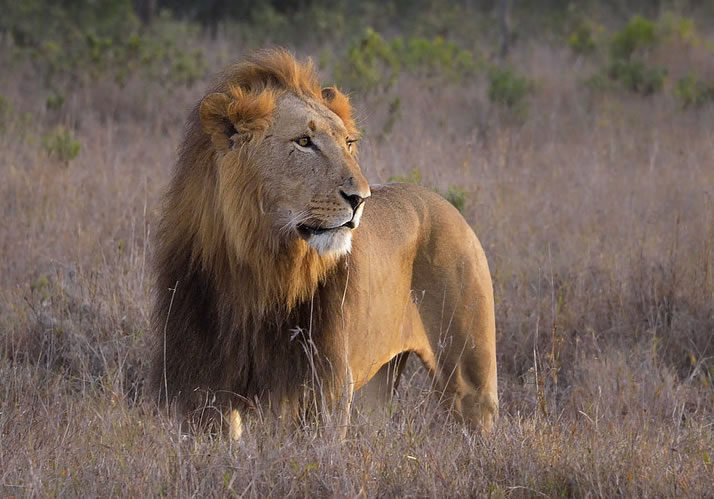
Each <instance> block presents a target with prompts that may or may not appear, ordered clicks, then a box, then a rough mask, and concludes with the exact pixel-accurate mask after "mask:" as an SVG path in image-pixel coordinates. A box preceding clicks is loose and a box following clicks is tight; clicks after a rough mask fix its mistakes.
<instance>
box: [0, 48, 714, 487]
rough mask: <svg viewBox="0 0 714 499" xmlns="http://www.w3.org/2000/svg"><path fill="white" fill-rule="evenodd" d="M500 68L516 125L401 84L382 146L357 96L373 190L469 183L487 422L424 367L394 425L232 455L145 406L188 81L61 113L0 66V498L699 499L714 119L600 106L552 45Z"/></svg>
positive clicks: (259, 439)
mask: <svg viewBox="0 0 714 499" xmlns="http://www.w3.org/2000/svg"><path fill="white" fill-rule="evenodd" d="M218 43H219V44H224V43H225V41H219V42H218ZM516 57H517V58H520V60H521V61H522V68H523V70H526V69H527V70H528V72H529V73H530V74H531V75H532V76H533V77H534V78H535V79H536V80H537V81H538V85H539V90H538V93H537V94H536V95H535V97H534V100H533V102H532V103H531V107H530V112H529V118H528V119H527V120H526V121H525V122H524V123H522V124H518V123H514V122H513V120H512V119H509V118H508V117H507V116H504V115H503V114H502V112H501V111H499V110H498V109H495V108H493V107H491V105H490V104H489V103H488V101H487V99H486V98H485V91H484V89H483V88H482V85H481V84H480V83H478V82H473V83H468V84H465V85H463V86H461V87H450V88H447V89H446V90H445V91H439V90H437V91H433V90H430V89H429V88H428V86H427V85H424V84H423V83H424V82H422V81H420V80H416V79H409V78H404V79H402V80H401V82H400V84H399V88H398V91H399V92H400V94H401V101H402V117H401V120H400V121H399V123H398V125H397V127H396V128H395V130H394V131H393V132H392V133H391V135H389V136H388V139H387V140H379V139H377V138H376V137H377V135H378V134H377V133H376V132H377V131H378V130H379V129H380V127H381V126H382V123H383V122H384V120H385V116H384V113H383V112H382V111H380V109H383V108H384V107H385V106H386V104H385V103H384V101H377V100H376V99H364V100H362V101H361V102H359V103H358V104H361V106H360V107H361V108H362V109H363V112H362V115H363V123H364V124H366V126H367V139H366V140H365V144H363V146H362V148H361V151H362V163H363V169H364V170H365V173H366V174H367V176H368V178H369V179H370V180H371V181H372V182H380V181H384V180H386V179H387V178H388V177H389V176H390V175H394V174H404V173H408V172H409V171H410V170H412V169H413V168H417V169H419V170H420V171H421V174H422V177H423V178H424V183H426V184H429V185H435V186H438V187H439V188H441V189H442V190H445V189H446V188H447V187H448V186H449V185H453V184H456V185H459V186H461V187H462V188H464V189H465V190H466V191H467V192H468V194H469V198H468V201H467V205H466V210H465V215H466V217H467V219H468V220H469V221H470V222H471V223H472V225H473V226H474V228H475V229H476V232H477V234H479V236H480V238H481V240H482V242H483V244H484V247H485V249H486V252H487V255H488V257H489V260H490V264H491V269H492V272H493V276H494V282H495V290H496V299H497V304H496V308H497V327H498V357H499V381H500V397H501V404H502V417H501V419H500V421H499V424H498V426H497V428H496V430H495V431H494V432H493V434H490V435H486V436H480V435H473V434H469V433H468V432H467V431H465V430H464V428H463V427H461V426H460V425H458V424H453V422H451V421H450V420H449V419H448V418H446V417H445V416H444V415H443V414H441V412H440V411H439V410H438V409H435V408H434V402H433V400H432V398H430V397H429V396H428V390H427V388H428V381H427V380H426V379H425V376H424V373H423V371H422V370H421V368H419V367H418V366H416V364H414V365H411V366H410V367H409V369H408V371H407V379H406V380H405V381H406V382H405V383H403V385H402V386H401V387H400V394H399V396H398V398H397V400H396V402H395V407H394V411H393V414H392V416H391V418H389V420H388V421H386V422H378V423H368V422H366V421H363V420H362V419H361V418H359V417H358V418H356V419H355V423H354V427H353V428H352V429H351V430H350V432H349V436H348V439H347V441H345V442H341V441H340V440H339V439H338V438H337V432H335V431H333V430H332V429H331V428H329V427H319V425H313V426H310V427H308V428H306V429H301V430H297V431H295V432H292V433H291V432H288V431H286V430H285V429H280V428H275V427H274V425H273V422H271V421H269V420H268V421H265V422H264V423H260V422H259V421H258V420H257V419H253V420H252V421H251V422H249V425H248V430H247V432H246V435H245V438H244V439H243V440H241V441H240V442H239V443H237V444H236V443H231V442H229V441H228V440H227V439H224V438H215V437H213V436H211V435H208V434H205V433H199V434H197V435H193V436H188V437H186V436H185V433H182V432H181V431H180V429H179V428H178V426H177V423H176V422H175V421H174V420H173V419H171V418H170V417H167V416H166V415H165V414H163V413H162V412H161V411H159V410H157V409H156V408H155V407H154V406H153V404H152V401H150V400H146V398H145V397H143V396H142V395H143V379H144V375H145V359H146V356H147V337H148V334H147V328H148V326H149V322H148V314H149V307H150V293H151V286H152V279H151V274H150V272H149V260H150V254H151V248H150V236H151V232H152V230H153V226H154V223H155V220H156V210H157V206H158V202H159V199H160V193H161V190H162V188H163V186H164V185H165V183H166V181H167V178H168V174H169V171H170V167H171V164H172V162H173V160H174V154H175V148H176V146H177V144H178V140H179V136H180V132H181V123H182V121H183V118H184V116H185V113H186V111H187V109H188V108H189V107H190V105H191V104H192V103H193V100H194V99H196V98H198V96H199V95H200V92H201V86H198V87H196V88H193V89H188V90H186V91H180V92H179V91H176V92H174V93H173V94H171V95H165V94H164V93H163V92H162V89H160V88H158V87H156V86H152V85H151V84H144V83H142V82H130V83H129V85H128V87H127V88H125V89H118V88H116V87H113V86H112V85H107V84H102V85H99V87H98V88H96V89H94V90H83V91H81V92H78V93H77V95H73V96H71V97H70V99H69V101H68V103H67V104H66V105H65V108H64V109H63V110H62V112H61V113H59V114H54V113H53V112H50V111H47V110H45V109H44V106H43V103H44V99H43V97H42V92H41V89H40V88H39V87H37V88H35V87H32V85H31V84H28V83H27V82H28V81H31V79H30V78H29V73H28V71H29V70H28V69H23V68H18V69H16V70H15V71H13V72H12V73H4V74H2V76H0V94H2V95H4V96H5V97H6V98H8V99H9V100H10V102H12V103H13V104H14V106H15V111H14V113H13V115H12V117H11V118H9V119H6V120H5V121H4V123H5V127H4V130H3V131H2V132H0V151H2V159H1V160H0V179H1V181H0V234H1V236H2V237H1V238H0V329H1V330H2V332H3V333H2V339H1V341H0V379H2V383H1V384H0V494H2V495H3V496H12V495H16V496H34V495H40V496H46V495H69V496H76V495H89V496H98V495H101V496H107V495H132V496H143V495H147V494H152V495H172V496H175V495H181V496H188V495H194V494H198V495H202V496H203V495H215V496H232V495H239V496H243V495H248V496H256V497H257V496H261V497H262V496H268V495H273V496H284V495H297V496H303V495H310V496H312V495H320V496H330V495H338V496H350V495H351V496H356V495H368V496H376V495H380V496H396V495H419V496H425V495H430V496H472V495H486V494H492V495H496V496H510V495H516V496H540V495H546V496H556V495H565V496H584V495H597V496H613V495H629V496H690V497H693V496H707V495H711V490H712V489H711V485H712V483H713V481H714V470H713V468H712V460H713V459H714V453H713V452H712V449H714V428H712V421H713V420H714V389H713V385H712V378H713V377H714V358H713V357H714V339H713V336H714V228H713V227H714V198H713V197H712V196H713V195H714V168H712V165H713V164H714V141H713V140H712V135H711V123H712V122H714V109H712V108H711V107H709V108H705V109H701V110H696V111H687V112H682V111H680V110H679V109H678V108H677V106H676V103H675V102H673V101H672V100H671V98H670V97H668V96H666V95H661V96H656V97H652V98H647V99H641V98H633V97H631V96H627V95H613V94H610V95H593V94H591V93H590V92H588V91H586V90H584V89H583V88H582V87H581V86H579V85H578V83H577V81H578V78H580V77H582V76H585V75H586V74H587V71H588V70H587V69H586V68H582V67H579V66H578V65H573V64H572V61H571V60H569V58H568V56H567V55H566V54H562V53H559V52H558V51H556V50H553V49H551V48H548V47H543V46H534V47H527V48H524V49H523V53H522V54H517V55H516ZM147 96H150V98H149V97H147ZM23 112H31V113H32V116H31V118H29V119H26V118H23V117H22V113H23ZM60 121H61V122H64V123H67V124H69V125H71V126H72V127H73V128H74V130H75V131H76V132H75V133H76V135H77V137H78V139H79V141H80V142H81V145H82V150H81V152H80V154H79V156H78V157H77V159H75V160H73V161H71V162H70V163H69V164H68V165H65V164H64V163H62V162H60V161H57V160H55V159H51V158H50V157H48V155H47V153H46V152H45V151H44V150H43V149H42V147H41V136H42V134H44V133H46V131H47V130H48V129H49V128H50V127H51V126H52V125H53V124H54V123H57V122H60ZM370 137H371V138H370ZM182 435H183V436H182Z"/></svg>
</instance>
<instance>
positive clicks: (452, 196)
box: [387, 168, 468, 213]
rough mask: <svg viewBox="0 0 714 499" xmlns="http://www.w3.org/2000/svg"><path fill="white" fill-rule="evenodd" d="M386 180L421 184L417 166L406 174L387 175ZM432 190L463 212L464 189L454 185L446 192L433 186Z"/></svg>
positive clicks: (465, 196)
mask: <svg viewBox="0 0 714 499" xmlns="http://www.w3.org/2000/svg"><path fill="white" fill-rule="evenodd" d="M387 182H402V183H405V184H417V185H421V172H420V171H419V169H418V168H414V169H413V170H412V171H410V172H409V173H407V174H406V175H393V176H391V177H389V178H388V179H387ZM434 191H435V192H438V193H439V194H440V195H441V196H443V197H444V198H445V199H446V200H447V201H448V202H449V203H451V204H452V205H453V206H454V207H455V208H456V209H457V210H459V211H460V212H461V213H463V211H464V207H465V206H466V199H467V198H468V194H467V193H466V191H464V190H463V189H461V188H460V187H457V186H455V185H452V186H450V187H449V189H448V190H447V191H446V193H442V192H440V191H439V189H437V188H434Z"/></svg>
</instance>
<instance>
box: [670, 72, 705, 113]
mask: <svg viewBox="0 0 714 499" xmlns="http://www.w3.org/2000/svg"><path fill="white" fill-rule="evenodd" d="M674 96H675V97H676V98H677V100H678V101H679V103H680V105H681V106H682V108H683V109H687V108H689V107H701V106H702V105H704V104H706V103H708V102H713V101H714V84H713V83H707V82H705V81H702V80H700V79H699V78H698V77H697V76H696V75H694V74H691V73H690V74H688V75H687V76H685V77H683V78H680V79H679V80H678V81H677V85H676V86H675V87H674Z"/></svg>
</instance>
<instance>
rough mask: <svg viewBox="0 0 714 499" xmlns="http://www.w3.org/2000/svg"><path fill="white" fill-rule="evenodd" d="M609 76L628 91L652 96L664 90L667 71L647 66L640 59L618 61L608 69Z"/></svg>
mask: <svg viewBox="0 0 714 499" xmlns="http://www.w3.org/2000/svg"><path fill="white" fill-rule="evenodd" d="M607 75H608V76H609V78H610V79H611V80H613V81H617V82H619V83H620V85H621V86H622V87H623V88H625V89H626V90H629V91H631V92H636V93H638V94H641V95H650V94H653V93H655V92H658V91H660V90H662V87H663V86H664V79H665V77H666V76H667V69H666V68H661V67H657V66H650V65H647V64H646V63H645V62H643V61H641V60H639V59H633V60H623V59H617V60H615V61H613V62H612V63H611V64H610V66H609V67H608V69H607Z"/></svg>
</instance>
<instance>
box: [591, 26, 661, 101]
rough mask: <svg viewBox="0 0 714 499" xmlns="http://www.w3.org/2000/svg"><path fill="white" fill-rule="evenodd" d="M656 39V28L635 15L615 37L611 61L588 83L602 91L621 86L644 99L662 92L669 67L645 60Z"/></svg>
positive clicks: (612, 42)
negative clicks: (643, 96)
mask: <svg viewBox="0 0 714 499" xmlns="http://www.w3.org/2000/svg"><path fill="white" fill-rule="evenodd" d="M657 39H658V36H657V25H656V24H655V23H653V22H652V21H649V20H647V19H645V18H644V17H642V16H634V17H633V18H632V19H631V20H630V22H628V23H627V25H625V27H623V28H622V29H621V30H620V31H618V32H616V33H615V34H614V35H613V36H612V38H611V39H610V51H609V60H608V61H607V62H606V63H605V64H604V67H603V68H602V69H601V70H600V71H599V73H596V74H595V75H593V76H592V77H591V78H589V79H588V80H586V84H587V85H588V86H590V87H591V88H599V89H603V88H614V87H620V88H622V89H624V90H627V91H629V92H635V93H638V94H641V95H645V96H646V95H651V94H653V93H655V92H659V91H660V90H662V88H663V87H664V82H665V78H666V77H667V68H664V67H659V66H655V65H651V64H649V63H648V62H646V60H645V59H644V58H643V57H644V56H646V50H647V49H650V48H652V47H654V45H655V43H656V42H657Z"/></svg>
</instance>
